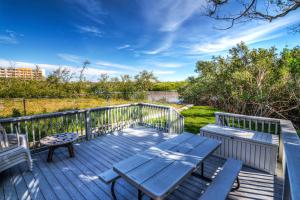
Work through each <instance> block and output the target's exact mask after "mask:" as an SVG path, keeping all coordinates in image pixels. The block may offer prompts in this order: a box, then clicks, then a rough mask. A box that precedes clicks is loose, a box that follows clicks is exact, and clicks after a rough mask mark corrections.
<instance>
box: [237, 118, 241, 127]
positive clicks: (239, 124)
mask: <svg viewBox="0 0 300 200" xmlns="http://www.w3.org/2000/svg"><path fill="white" fill-rule="evenodd" d="M237 120H238V127H239V128H241V123H240V118H239V117H238V118H237Z"/></svg>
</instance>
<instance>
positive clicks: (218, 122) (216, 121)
mask: <svg viewBox="0 0 300 200" xmlns="http://www.w3.org/2000/svg"><path fill="white" fill-rule="evenodd" d="M215 123H216V124H218V125H219V124H220V120H219V114H218V113H215Z"/></svg>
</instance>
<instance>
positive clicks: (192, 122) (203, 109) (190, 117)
mask: <svg viewBox="0 0 300 200" xmlns="http://www.w3.org/2000/svg"><path fill="white" fill-rule="evenodd" d="M216 111H218V110H217V109H215V108H213V107H209V106H193V107H191V108H189V109H187V110H184V111H182V112H181V114H182V115H183V116H184V127H185V131H188V132H191V133H199V132H200V131H199V129H200V128H201V127H203V126H205V125H206V124H211V123H215V116H214V112H216Z"/></svg>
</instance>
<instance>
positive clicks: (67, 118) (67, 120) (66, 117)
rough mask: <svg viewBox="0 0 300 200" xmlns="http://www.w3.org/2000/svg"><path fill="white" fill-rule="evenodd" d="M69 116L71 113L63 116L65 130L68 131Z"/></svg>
mask: <svg viewBox="0 0 300 200" xmlns="http://www.w3.org/2000/svg"><path fill="white" fill-rule="evenodd" d="M69 116H70V117H71V116H72V115H71V114H68V115H66V116H65V121H66V130H65V131H66V132H70V130H69Z"/></svg>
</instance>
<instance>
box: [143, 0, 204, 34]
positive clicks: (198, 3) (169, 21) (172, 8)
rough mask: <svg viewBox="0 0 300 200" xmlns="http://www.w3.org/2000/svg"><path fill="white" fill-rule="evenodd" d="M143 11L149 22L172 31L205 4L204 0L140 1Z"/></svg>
mask: <svg viewBox="0 0 300 200" xmlns="http://www.w3.org/2000/svg"><path fill="white" fill-rule="evenodd" d="M140 4H141V7H142V9H143V13H144V14H145V17H146V19H147V20H148V22H149V23H150V24H154V25H158V26H159V30H160V31H164V32H173V31H176V30H177V29H178V28H180V26H181V25H182V24H183V23H184V22H185V21H186V20H188V19H189V18H190V17H192V16H193V15H194V14H196V13H199V12H200V11H201V10H202V8H204V6H206V5H207V1H205V0H184V1H183V0H165V1H160V2H159V3H157V2H156V1H152V2H151V1H148V0H147V1H140Z"/></svg>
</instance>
